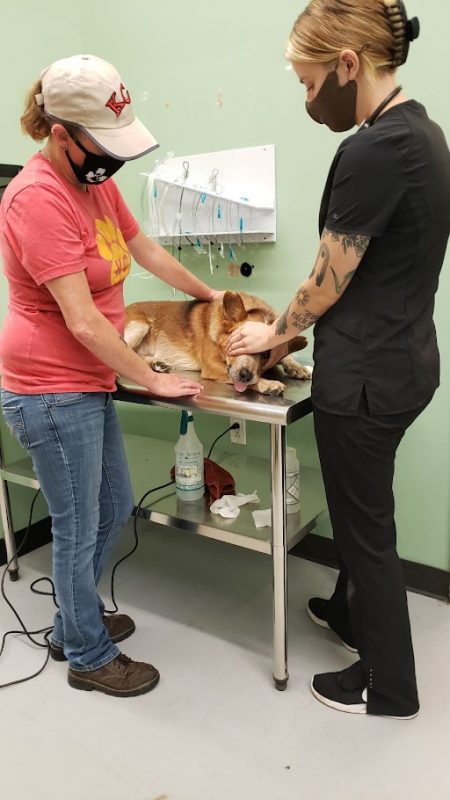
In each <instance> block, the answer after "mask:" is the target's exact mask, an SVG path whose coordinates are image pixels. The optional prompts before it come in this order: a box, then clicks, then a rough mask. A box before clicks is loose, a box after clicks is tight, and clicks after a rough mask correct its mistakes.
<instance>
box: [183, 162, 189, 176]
mask: <svg viewBox="0 0 450 800" xmlns="http://www.w3.org/2000/svg"><path fill="white" fill-rule="evenodd" d="M189 167H190V164H189V161H183V169H184V180H187V178H188V175H189Z"/></svg>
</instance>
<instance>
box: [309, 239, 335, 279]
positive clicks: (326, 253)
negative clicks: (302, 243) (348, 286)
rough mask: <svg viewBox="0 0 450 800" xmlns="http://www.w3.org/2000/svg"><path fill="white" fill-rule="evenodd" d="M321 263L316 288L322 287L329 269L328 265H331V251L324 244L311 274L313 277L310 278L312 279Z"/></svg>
mask: <svg viewBox="0 0 450 800" xmlns="http://www.w3.org/2000/svg"><path fill="white" fill-rule="evenodd" d="M320 261H322V266H321V267H320V271H319V272H318V274H317V275H316V286H322V283H323V281H324V278H325V274H326V271H327V269H328V265H329V263H330V250H329V248H328V245H326V244H324V242H321V243H320V250H319V255H318V256H317V261H316V263H315V264H314V269H313V271H312V272H311V275H310V276H309V277H310V278H312V276H313V275H314V274H315V272H316V268H317V265H318V264H319V262H320Z"/></svg>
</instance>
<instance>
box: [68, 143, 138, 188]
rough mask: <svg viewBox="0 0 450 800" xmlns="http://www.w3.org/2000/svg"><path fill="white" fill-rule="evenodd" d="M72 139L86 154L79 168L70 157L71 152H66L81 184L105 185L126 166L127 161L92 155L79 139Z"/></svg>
mask: <svg viewBox="0 0 450 800" xmlns="http://www.w3.org/2000/svg"><path fill="white" fill-rule="evenodd" d="M72 138H73V140H74V142H75V143H76V145H77V146H78V147H79V148H80V150H82V151H83V153H85V159H84V161H83V164H82V165H81V167H79V166H78V164H75V162H74V161H73V160H72V158H71V157H70V155H69V151H68V150H66V156H67V158H68V160H69V164H70V166H71V167H72V170H73V172H74V174H75V177H76V179H77V180H78V181H79V182H80V183H103V182H104V181H106V180H108V178H110V177H111V176H112V175H114V173H115V172H117V170H118V169H120V168H121V167H123V165H124V164H125V161H120V160H119V159H118V158H113V157H112V156H106V155H105V156H103V155H102V156H97V155H95V153H91V152H90V150H86V148H85V147H84V146H83V145H82V144H81V142H80V141H78V139H75V137H72Z"/></svg>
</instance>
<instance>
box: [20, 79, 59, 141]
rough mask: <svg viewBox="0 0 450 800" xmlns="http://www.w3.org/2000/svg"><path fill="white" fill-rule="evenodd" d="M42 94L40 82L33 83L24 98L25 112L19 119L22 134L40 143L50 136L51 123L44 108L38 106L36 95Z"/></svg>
mask: <svg viewBox="0 0 450 800" xmlns="http://www.w3.org/2000/svg"><path fill="white" fill-rule="evenodd" d="M41 92H42V85H41V81H40V80H39V81H36V83H33V86H32V87H31V89H30V90H29V91H28V92H27V96H26V98H25V110H24V112H23V114H22V116H21V118H20V126H21V128H22V133H25V134H27V135H28V136H31V138H32V139H34V140H35V142H42V140H43V139H46V138H47V136H49V134H50V128H51V121H50V120H49V119H48V117H47V116H46V115H45V113H44V106H38V104H37V103H36V95H37V94H40V93H41Z"/></svg>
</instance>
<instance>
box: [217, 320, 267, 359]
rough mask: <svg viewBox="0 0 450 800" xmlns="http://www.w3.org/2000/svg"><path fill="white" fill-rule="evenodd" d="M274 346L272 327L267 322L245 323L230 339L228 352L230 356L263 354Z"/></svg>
mask: <svg viewBox="0 0 450 800" xmlns="http://www.w3.org/2000/svg"><path fill="white" fill-rule="evenodd" d="M273 346H274V342H273V331H272V326H271V325H266V323H265V322H244V324H243V325H241V327H240V328H236V330H235V331H233V333H232V334H231V336H230V338H229V339H228V343H227V347H226V351H227V353H228V355H230V356H241V355H243V354H245V353H263V352H264V351H265V350H271V349H272V347H273Z"/></svg>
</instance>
